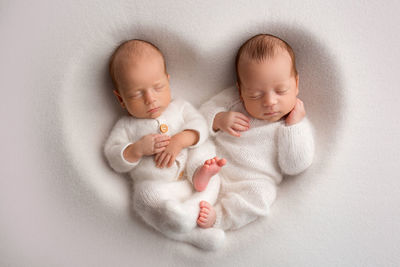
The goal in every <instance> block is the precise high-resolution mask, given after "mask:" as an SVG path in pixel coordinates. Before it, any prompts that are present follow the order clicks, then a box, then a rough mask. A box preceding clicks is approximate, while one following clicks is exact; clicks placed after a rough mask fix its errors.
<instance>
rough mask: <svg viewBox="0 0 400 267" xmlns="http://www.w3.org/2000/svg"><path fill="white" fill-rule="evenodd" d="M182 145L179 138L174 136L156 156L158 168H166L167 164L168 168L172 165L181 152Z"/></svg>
mask: <svg viewBox="0 0 400 267" xmlns="http://www.w3.org/2000/svg"><path fill="white" fill-rule="evenodd" d="M181 150H182V145H181V142H179V140H177V139H174V138H172V139H171V141H170V143H169V145H168V146H167V147H166V148H165V150H164V151H162V152H159V153H158V154H157V155H155V156H154V161H155V162H156V166H157V167H158V168H164V167H165V166H167V167H168V168H169V167H171V166H172V164H173V163H174V162H175V158H176V156H178V154H179V153H180V152H181Z"/></svg>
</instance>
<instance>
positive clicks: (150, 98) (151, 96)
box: [144, 91, 155, 104]
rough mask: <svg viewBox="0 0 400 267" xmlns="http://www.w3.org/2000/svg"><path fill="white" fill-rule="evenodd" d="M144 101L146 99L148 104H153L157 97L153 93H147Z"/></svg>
mask: <svg viewBox="0 0 400 267" xmlns="http://www.w3.org/2000/svg"><path fill="white" fill-rule="evenodd" d="M144 99H145V102H146V104H151V103H153V102H154V100H155V96H154V94H153V93H152V92H150V91H147V92H146V93H145V95H144Z"/></svg>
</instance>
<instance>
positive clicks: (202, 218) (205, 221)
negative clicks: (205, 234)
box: [197, 201, 217, 228]
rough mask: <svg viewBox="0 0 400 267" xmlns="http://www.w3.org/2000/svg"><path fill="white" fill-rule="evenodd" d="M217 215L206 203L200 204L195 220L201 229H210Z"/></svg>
mask: <svg viewBox="0 0 400 267" xmlns="http://www.w3.org/2000/svg"><path fill="white" fill-rule="evenodd" d="M216 219H217V214H216V213H215V210H214V208H213V206H211V204H210V203H208V202H207V201H201V202H200V212H199V217H198V218H197V225H198V226H199V227H201V228H210V227H212V226H213V225H214V223H215V220H216Z"/></svg>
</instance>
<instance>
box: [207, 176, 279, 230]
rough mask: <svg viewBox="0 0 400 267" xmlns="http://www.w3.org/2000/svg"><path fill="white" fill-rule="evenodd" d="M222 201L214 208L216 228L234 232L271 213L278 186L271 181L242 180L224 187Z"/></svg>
mask: <svg viewBox="0 0 400 267" xmlns="http://www.w3.org/2000/svg"><path fill="white" fill-rule="evenodd" d="M222 190H223V192H221V196H220V200H219V202H218V204H217V205H216V206H215V207H214V208H215V212H216V215H217V216H216V222H215V224H214V227H217V228H221V229H224V230H228V229H229V230H234V229H238V228H241V227H243V226H245V225H246V224H248V223H250V222H252V221H254V220H256V219H257V218H259V217H262V216H266V215H267V214H268V213H269V210H270V206H271V205H272V203H273V202H274V200H275V197H276V186H275V184H274V183H273V182H270V181H269V180H264V179H259V180H242V181H238V182H233V183H227V184H224V185H223V189H222Z"/></svg>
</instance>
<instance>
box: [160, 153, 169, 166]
mask: <svg viewBox="0 0 400 267" xmlns="http://www.w3.org/2000/svg"><path fill="white" fill-rule="evenodd" d="M170 159H171V154H167V153H165V157H164V158H163V160H162V161H161V163H160V167H161V168H164V167H165V166H166V165H167V164H168V162H169V161H170Z"/></svg>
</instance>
